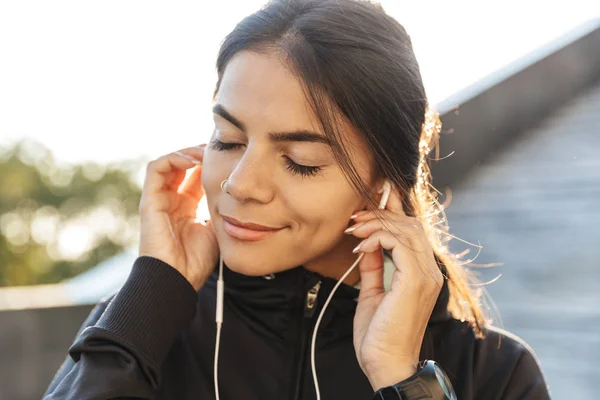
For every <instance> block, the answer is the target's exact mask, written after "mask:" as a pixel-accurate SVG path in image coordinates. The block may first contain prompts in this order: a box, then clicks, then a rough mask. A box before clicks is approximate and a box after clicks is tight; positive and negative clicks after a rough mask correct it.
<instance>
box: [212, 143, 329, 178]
mask: <svg viewBox="0 0 600 400" xmlns="http://www.w3.org/2000/svg"><path fill="white" fill-rule="evenodd" d="M240 146H243V145H242V144H240V143H225V142H221V141H220V140H213V141H212V142H211V143H210V145H209V147H210V148H211V149H213V150H217V151H226V150H234V149H236V148H238V147H240ZM285 163H286V169H287V170H288V171H290V172H291V173H292V174H294V175H296V174H297V175H301V176H303V177H311V176H315V175H317V174H318V173H319V171H321V167H309V166H307V165H300V164H297V163H295V162H293V161H292V160H291V159H290V158H289V157H285Z"/></svg>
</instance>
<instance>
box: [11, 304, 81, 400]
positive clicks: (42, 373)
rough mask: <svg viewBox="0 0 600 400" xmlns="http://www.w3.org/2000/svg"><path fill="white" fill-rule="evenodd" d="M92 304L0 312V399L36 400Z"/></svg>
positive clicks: (60, 361)
mask: <svg viewBox="0 0 600 400" xmlns="http://www.w3.org/2000/svg"><path fill="white" fill-rule="evenodd" d="M92 307H93V306H92V305H78V306H70V307H56V308H42V309H29V310H12V311H0V399H1V400H33V399H40V398H41V396H42V394H43V393H44V391H45V390H46V388H47V387H48V385H49V384H50V381H51V380H52V377H53V376H54V374H55V373H56V371H57V370H58V367H59V366H60V364H61V363H62V361H63V360H64V359H65V357H66V355H67V349H68V348H69V346H70V345H71V343H72V342H73V339H74V338H75V335H76V333H77V331H78V329H79V327H80V325H81V324H82V323H83V321H84V320H85V318H86V316H87V315H88V314H89V312H90V311H91V310H92Z"/></svg>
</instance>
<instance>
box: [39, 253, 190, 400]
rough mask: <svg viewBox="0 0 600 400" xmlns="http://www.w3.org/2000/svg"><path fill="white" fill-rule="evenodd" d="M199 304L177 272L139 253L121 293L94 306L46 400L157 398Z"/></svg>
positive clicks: (187, 283) (49, 388) (47, 393)
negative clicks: (165, 366) (167, 362)
mask: <svg viewBox="0 0 600 400" xmlns="http://www.w3.org/2000/svg"><path fill="white" fill-rule="evenodd" d="M196 304H197V294H196V291H195V290H194V288H193V287H192V285H190V283H189V282H188V281H187V280H186V279H185V278H184V277H183V275H181V274H180V273H179V272H178V271H177V270H175V269H174V268H172V267H171V266H170V265H168V264H166V263H164V262H162V261H161V260H158V259H155V258H152V257H139V258H138V259H137V260H136V261H135V263H134V265H133V268H132V270H131V273H130V275H129V277H128V279H127V281H126V282H125V284H124V285H123V287H122V288H121V289H120V290H119V292H118V293H117V294H116V295H115V296H114V297H112V298H110V299H108V300H106V301H103V302H101V303H99V304H98V305H97V306H96V307H95V308H94V309H93V310H92V312H91V313H90V315H89V316H88V318H87V320H86V321H85V322H84V324H83V325H82V327H81V329H80V330H79V333H78V334H77V337H76V338H75V342H74V343H73V344H72V345H71V347H70V348H69V355H68V357H67V358H66V360H65V361H64V363H63V365H62V366H61V367H60V369H59V370H58V372H57V374H56V376H55V377H54V379H53V380H52V383H51V384H50V386H49V387H48V389H47V391H46V393H45V394H44V397H43V399H44V400H55V399H61V400H71V399H73V400H74V399H77V400H106V399H153V398H154V397H155V396H156V394H157V392H158V389H159V387H160V378H161V375H160V369H161V365H162V363H163V360H164V359H165V357H166V355H167V353H168V351H169V348H170V347H171V345H172V343H173V341H174V340H175V338H176V337H177V336H178V335H179V334H180V333H181V332H182V331H183V330H184V329H185V328H186V327H187V326H188V325H189V323H190V321H191V319H192V318H193V316H194V314H195V312H196Z"/></svg>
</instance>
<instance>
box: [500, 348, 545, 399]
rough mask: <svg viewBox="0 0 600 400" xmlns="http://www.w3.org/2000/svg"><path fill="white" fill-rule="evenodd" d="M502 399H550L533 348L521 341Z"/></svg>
mask: <svg viewBox="0 0 600 400" xmlns="http://www.w3.org/2000/svg"><path fill="white" fill-rule="evenodd" d="M500 398H501V399H503V400H550V392H549V389H548V385H547V384H546V381H545V379H544V375H543V373H542V369H541V367H540V363H539V361H538V359H537V357H536V355H535V353H534V352H533V350H532V349H531V348H530V347H529V346H528V345H527V344H526V343H525V342H523V341H520V343H519V355H518V358H517V361H516V364H515V365H514V368H513V369H512V374H511V375H510V379H509V381H508V384H507V385H506V388H505V390H504V393H503V394H502V396H501V397H500Z"/></svg>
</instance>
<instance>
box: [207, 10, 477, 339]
mask: <svg viewBox="0 0 600 400" xmlns="http://www.w3.org/2000/svg"><path fill="white" fill-rule="evenodd" d="M241 50H253V51H257V52H269V51H270V52H273V51H274V52H277V54H279V55H280V56H281V57H282V59H283V60H284V61H285V62H286V64H287V65H289V67H290V70H291V71H293V72H294V73H295V74H296V75H297V76H298V78H299V80H300V81H301V82H302V84H303V85H304V89H305V93H306V96H307V99H308V100H309V102H310V103H311V105H312V108H313V110H314V112H315V114H316V115H317V117H318V120H319V122H320V124H321V126H322V128H323V131H324V133H325V135H326V136H327V137H328V138H329V139H330V141H331V143H333V144H332V148H333V149H332V150H333V153H334V155H335V157H336V161H337V162H338V163H339V165H340V167H341V168H342V170H343V171H344V173H345V175H346V177H347V178H348V180H349V181H350V182H351V183H352V185H353V186H354V187H355V189H356V191H357V193H359V195H360V196H361V197H362V198H363V199H364V201H365V202H366V204H367V207H368V208H369V209H372V210H376V209H377V203H376V200H375V199H374V198H373V196H372V189H371V187H370V184H369V183H368V182H363V181H362V180H361V179H360V178H359V175H358V172H357V170H356V169H355V167H354V165H353V163H352V158H351V155H350V153H349V151H348V149H347V148H346V147H345V146H344V141H343V140H342V135H341V133H340V130H339V129H337V128H338V126H339V124H338V122H339V116H340V115H341V116H343V118H345V119H346V120H347V121H348V122H349V123H350V124H351V125H352V126H353V127H354V128H355V129H356V131H357V132H358V133H359V134H360V135H361V138H362V140H363V142H364V144H365V145H366V146H367V147H368V148H369V150H370V154H372V157H373V171H374V176H373V178H381V177H385V178H387V179H389V180H390V181H391V182H392V183H393V184H394V185H395V186H396V187H397V188H399V190H400V192H401V193H402V194H403V203H404V204H403V205H404V210H405V212H406V214H407V215H408V216H413V217H417V218H419V219H420V220H421V221H422V223H423V226H424V229H425V230H426V232H427V234H428V236H429V238H430V242H431V245H432V247H433V249H434V253H435V258H436V261H437V262H438V265H439V266H440V268H441V270H442V271H443V272H444V273H445V275H446V277H447V279H448V288H449V291H450V300H449V303H448V309H449V311H450V312H451V313H452V315H453V316H454V317H455V318H457V319H461V320H466V321H469V322H470V323H471V325H472V326H473V328H474V331H475V333H476V334H477V335H478V336H482V328H483V327H484V326H485V324H486V320H485V317H484V314H483V311H482V308H481V306H480V304H479V297H480V295H479V293H476V292H474V291H473V290H472V289H471V287H470V282H471V281H474V279H473V276H472V275H471V273H470V272H469V271H468V270H466V269H465V268H464V267H463V265H464V264H465V263H464V262H461V261H460V257H461V256H459V255H455V254H453V253H452V252H450V250H449V249H448V247H447V241H448V239H449V238H450V237H452V235H450V234H449V232H448V226H447V223H446V222H445V221H446V218H445V213H444V206H443V205H442V204H440V203H439V202H438V200H437V197H438V194H439V192H437V191H436V190H435V188H434V187H433V186H432V185H431V173H430V170H429V164H428V162H429V158H428V155H429V154H430V152H431V150H432V149H433V148H435V147H436V146H437V143H438V140H439V132H440V129H441V123H440V121H439V117H438V115H437V114H436V113H435V112H433V111H431V110H430V109H429V107H428V104H427V98H426V94H425V89H424V86H423V82H422V79H421V73H420V70H419V65H418V63H417V60H416V58H415V55H414V52H413V49H412V43H411V39H410V37H409V35H408V34H407V33H406V31H405V30H404V28H403V27H402V25H400V24H399V23H398V22H397V21H396V20H395V19H393V18H391V17H390V16H388V15H387V14H386V13H385V12H384V10H383V9H382V8H381V6H379V5H377V4H374V3H371V2H368V1H364V0H273V1H271V2H269V3H267V4H266V5H265V6H264V7H263V8H262V9H261V10H259V11H257V12H256V13H254V14H251V15H249V16H248V17H246V18H244V19H243V20H242V21H241V22H240V23H238V25H237V26H236V27H235V28H234V30H233V31H232V32H231V33H230V34H229V35H228V36H227V37H226V38H225V40H224V42H223V44H222V46H221V49H220V51H219V55H218V59H217V72H218V77H219V81H218V82H217V89H216V90H215V93H216V91H217V90H218V88H219V85H220V80H221V77H222V76H223V72H224V70H225V67H226V66H227V63H228V62H229V60H230V59H231V58H232V57H233V55H235V54H236V53H237V52H239V51H241Z"/></svg>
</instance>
